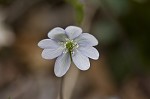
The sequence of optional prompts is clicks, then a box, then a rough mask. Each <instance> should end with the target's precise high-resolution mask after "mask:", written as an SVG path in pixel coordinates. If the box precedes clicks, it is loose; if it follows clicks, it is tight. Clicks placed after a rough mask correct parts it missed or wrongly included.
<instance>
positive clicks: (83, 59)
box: [38, 26, 99, 77]
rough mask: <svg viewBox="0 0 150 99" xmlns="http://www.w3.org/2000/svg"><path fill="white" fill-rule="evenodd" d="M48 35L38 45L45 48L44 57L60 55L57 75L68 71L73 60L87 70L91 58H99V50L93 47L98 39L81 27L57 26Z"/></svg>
mask: <svg viewBox="0 0 150 99" xmlns="http://www.w3.org/2000/svg"><path fill="white" fill-rule="evenodd" d="M48 37H49V39H44V40H41V41H40V42H39V43H38V46H39V47H40V48H43V49H44V50H43V52H42V57H43V58H44V59H54V58H56V57H58V58H57V59H56V62H55V67H54V73H55V75H56V76H57V77H61V76H63V75H64V74H65V73H66V72H67V71H68V69H69V67H70V65H71V62H72V61H73V62H74V64H75V65H76V66H77V67H78V68H79V69H80V70H87V69H89V68H90V62H89V58H91V59H94V60H97V59H98V58H99V52H98V51H97V49H95V48H94V47H93V46H96V45H97V44H98V41H97V39H96V38H95V37H94V36H92V35H91V34H89V33H82V29H81V28H79V27H76V26H68V27H67V28H66V29H65V30H64V29H62V28H60V27H56V28H54V29H52V30H51V31H50V32H49V33H48ZM88 57H89V58H88Z"/></svg>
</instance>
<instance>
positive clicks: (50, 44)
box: [38, 39, 59, 49]
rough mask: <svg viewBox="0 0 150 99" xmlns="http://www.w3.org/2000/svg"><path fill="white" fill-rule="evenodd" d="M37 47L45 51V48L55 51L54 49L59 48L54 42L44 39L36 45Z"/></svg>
mask: <svg viewBox="0 0 150 99" xmlns="http://www.w3.org/2000/svg"><path fill="white" fill-rule="evenodd" d="M38 46H39V47H40V48H43V49H45V48H50V49H55V48H57V47H59V44H58V43H57V42H56V41H54V40H51V39H44V40H41V41H40V42H39V43H38Z"/></svg>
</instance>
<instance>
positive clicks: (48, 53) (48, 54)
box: [42, 46, 64, 59]
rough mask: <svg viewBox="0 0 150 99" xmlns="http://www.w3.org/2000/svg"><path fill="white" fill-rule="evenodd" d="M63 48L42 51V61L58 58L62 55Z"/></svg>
mask: <svg viewBox="0 0 150 99" xmlns="http://www.w3.org/2000/svg"><path fill="white" fill-rule="evenodd" d="M63 50H64V48H63V47H61V46H60V47H58V48H56V49H44V50H43V52H42V57H43V58H44V59H54V58H56V57H58V56H60V55H61V54H62V53H63Z"/></svg>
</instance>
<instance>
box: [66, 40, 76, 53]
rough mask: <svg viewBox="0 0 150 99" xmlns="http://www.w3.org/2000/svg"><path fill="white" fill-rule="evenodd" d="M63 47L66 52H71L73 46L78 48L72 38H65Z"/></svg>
mask: <svg viewBox="0 0 150 99" xmlns="http://www.w3.org/2000/svg"><path fill="white" fill-rule="evenodd" d="M64 46H65V48H66V49H67V52H69V53H71V54H73V53H74V52H73V50H74V49H75V48H78V44H77V43H76V42H74V41H73V40H67V41H66V42H65V44H64Z"/></svg>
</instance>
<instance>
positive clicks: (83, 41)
mask: <svg viewBox="0 0 150 99" xmlns="http://www.w3.org/2000/svg"><path fill="white" fill-rule="evenodd" d="M75 41H76V42H78V44H79V45H82V46H95V45H97V44H98V40H97V39H96V38H95V37H94V36H93V35H91V34H89V33H82V34H81V35H80V36H79V37H77V38H76V39H75Z"/></svg>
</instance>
